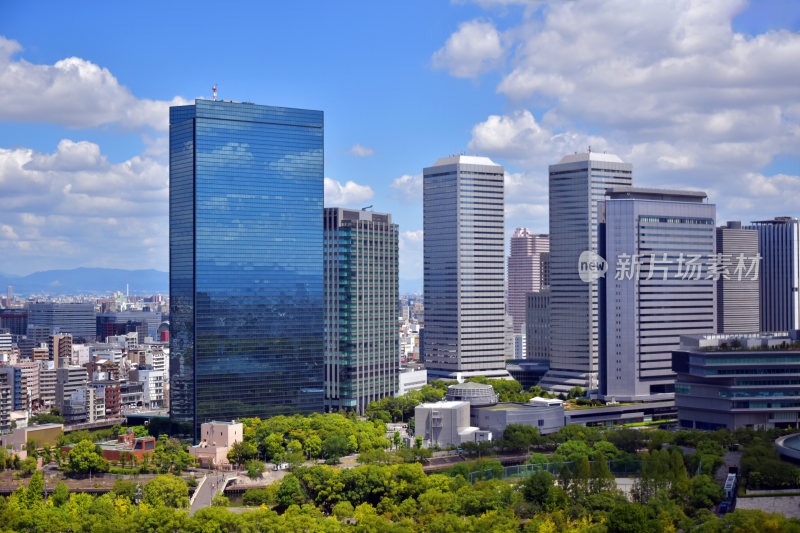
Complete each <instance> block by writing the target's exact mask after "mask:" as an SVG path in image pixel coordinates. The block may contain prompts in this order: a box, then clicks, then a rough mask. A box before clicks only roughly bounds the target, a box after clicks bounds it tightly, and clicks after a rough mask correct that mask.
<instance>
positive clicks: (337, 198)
mask: <svg viewBox="0 0 800 533" xmlns="http://www.w3.org/2000/svg"><path fill="white" fill-rule="evenodd" d="M373 196H375V191H373V190H372V187H370V186H369V185H359V184H358V183H356V182H354V181H352V180H350V181H348V182H347V183H345V184H344V185H342V183H340V182H338V181H336V180H335V179H332V178H325V205H326V206H330V207H340V206H353V205H355V204H361V203H364V202H366V201H368V200H370V199H371V198H372V197H373Z"/></svg>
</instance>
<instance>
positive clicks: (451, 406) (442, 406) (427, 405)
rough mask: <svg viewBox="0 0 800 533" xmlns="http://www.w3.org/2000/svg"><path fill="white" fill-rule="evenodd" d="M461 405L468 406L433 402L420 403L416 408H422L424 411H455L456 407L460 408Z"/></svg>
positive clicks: (458, 403) (460, 403)
mask: <svg viewBox="0 0 800 533" xmlns="http://www.w3.org/2000/svg"><path fill="white" fill-rule="evenodd" d="M462 405H469V402H447V401H442V402H433V403H421V404H419V405H418V406H417V407H424V408H426V409H455V408H456V407H461V406H462Z"/></svg>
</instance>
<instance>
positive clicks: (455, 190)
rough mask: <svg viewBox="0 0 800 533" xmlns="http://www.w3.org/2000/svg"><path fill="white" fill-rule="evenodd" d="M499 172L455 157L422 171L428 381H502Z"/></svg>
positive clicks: (479, 160) (478, 160) (487, 163)
mask: <svg viewBox="0 0 800 533" xmlns="http://www.w3.org/2000/svg"><path fill="white" fill-rule="evenodd" d="M504 172H505V171H504V169H503V167H502V166H500V165H498V164H496V163H494V162H492V161H491V160H490V159H489V158H487V157H475V156H464V155H460V156H453V157H446V158H442V159H439V160H438V161H436V163H435V164H434V165H433V166H432V167H428V168H425V169H424V170H423V192H424V194H423V212H424V241H423V246H424V252H423V256H424V286H425V336H424V343H425V346H424V350H423V353H424V363H425V367H426V368H427V369H428V375H429V376H437V377H442V378H446V379H459V378H461V379H463V378H465V377H470V376H492V377H505V376H508V373H507V372H506V370H505V362H504V345H505V328H504V321H505V317H504V315H505V298H504V296H505V294H504V293H505V287H504V285H505V283H504V277H505V272H504V270H505V269H504V264H503V263H504V259H505V257H504V255H505V253H504V241H505V237H504V224H503V218H504V216H503V175H504Z"/></svg>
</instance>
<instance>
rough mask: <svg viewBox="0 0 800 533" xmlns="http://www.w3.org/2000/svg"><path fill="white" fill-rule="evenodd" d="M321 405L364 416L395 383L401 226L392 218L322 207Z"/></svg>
mask: <svg viewBox="0 0 800 533" xmlns="http://www.w3.org/2000/svg"><path fill="white" fill-rule="evenodd" d="M325 294H326V299H325V305H326V308H325V408H326V410H329V411H338V410H350V411H357V412H359V413H361V414H363V413H364V410H365V409H366V407H367V405H368V404H369V403H370V402H373V401H375V400H378V399H380V398H385V397H387V396H394V395H395V394H396V393H397V387H398V383H397V381H398V376H397V373H398V366H399V341H400V335H399V330H398V327H397V302H398V299H399V294H398V229H397V224H392V216H391V215H389V214H384V213H374V212H372V211H354V210H351V209H342V208H326V209H325Z"/></svg>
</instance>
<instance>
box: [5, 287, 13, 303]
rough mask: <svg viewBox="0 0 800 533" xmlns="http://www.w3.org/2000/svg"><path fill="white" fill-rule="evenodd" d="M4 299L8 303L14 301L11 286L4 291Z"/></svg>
mask: <svg viewBox="0 0 800 533" xmlns="http://www.w3.org/2000/svg"><path fill="white" fill-rule="evenodd" d="M6 297H7V298H8V301H9V302H12V301H14V287H12V286H11V285H9V286H8V290H7V291H6Z"/></svg>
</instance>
